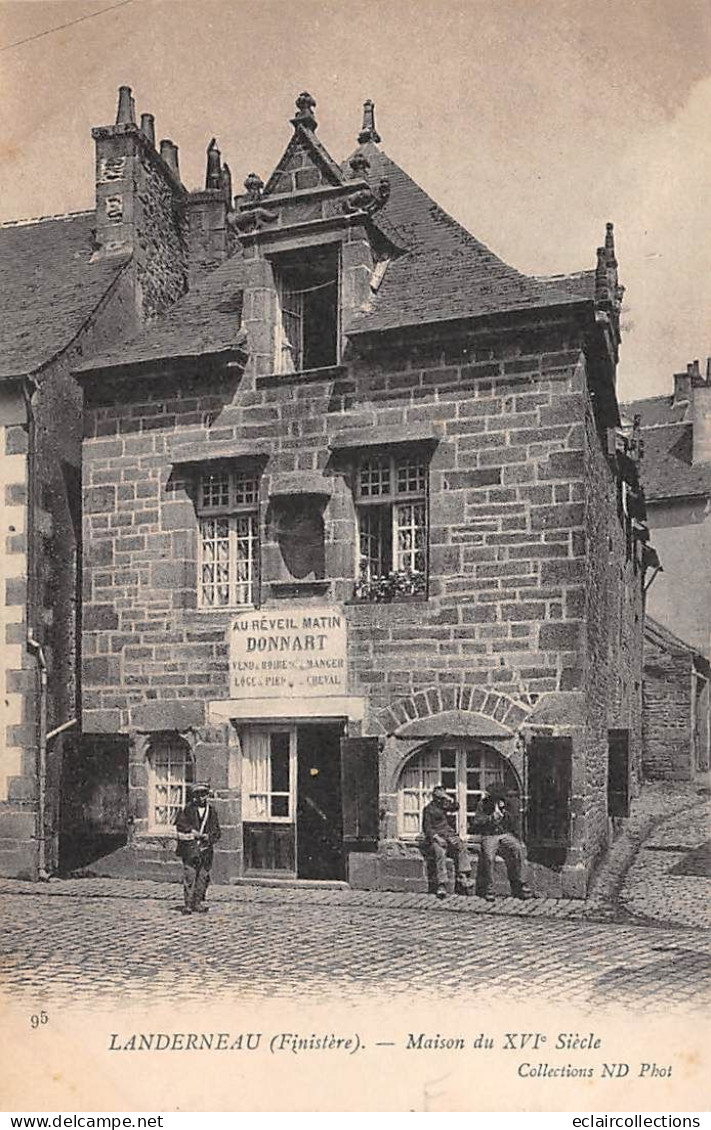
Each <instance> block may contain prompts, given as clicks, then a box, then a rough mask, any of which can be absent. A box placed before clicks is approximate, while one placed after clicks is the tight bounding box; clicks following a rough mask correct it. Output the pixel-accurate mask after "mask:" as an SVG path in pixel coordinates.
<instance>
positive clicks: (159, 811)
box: [148, 733, 194, 835]
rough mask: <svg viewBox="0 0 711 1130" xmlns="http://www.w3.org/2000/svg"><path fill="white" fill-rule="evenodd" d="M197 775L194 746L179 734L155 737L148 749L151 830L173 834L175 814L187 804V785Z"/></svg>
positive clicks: (156, 735)
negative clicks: (194, 762) (193, 754)
mask: <svg viewBox="0 0 711 1130" xmlns="http://www.w3.org/2000/svg"><path fill="white" fill-rule="evenodd" d="M193 779H194V774H193V758H192V752H191V749H190V746H189V745H188V743H187V742H186V741H185V739H184V738H181V737H179V736H178V735H177V734H172V733H161V734H155V735H154V736H153V737H152V738H151V743H150V746H149V749H148V830H149V831H150V832H155V833H156V834H157V835H167V834H172V833H173V831H174V828H173V825H174V824H175V818H176V816H177V815H178V813H179V812H180V809H181V808H184V807H185V803H186V799H187V786H188V785H189V784H190V782H191V781H192V780H193Z"/></svg>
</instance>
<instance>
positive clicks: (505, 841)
mask: <svg viewBox="0 0 711 1130" xmlns="http://www.w3.org/2000/svg"><path fill="white" fill-rule="evenodd" d="M511 827H512V821H511V816H510V814H509V812H508V811H507V806H506V790H505V789H504V788H503V787H502V786H501V785H492V786H491V788H490V789H488V790H487V792H486V793H485V794H484V796H483V797H482V800H481V802H480V804H479V808H478V809H477V811H476V814H475V816H474V820H473V822H472V831H474V832H477V833H478V834H479V835H480V836H481V854H480V856H479V871H478V874H477V893H478V894H480V895H481V897H482V898H485V899H486V901H487V902H494V901H495V899H496V895H495V894H494V860H495V859H496V856H497V855H500V856H501V858H502V859H503V861H504V863H505V864H506V872H507V874H508V877H509V884H510V886H511V894H512V895H513V897H514V898H516V899H529V898H530V897H531V892H530V891H529V889H528V887H527V886H526V884H525V883H524V882H523V864H524V858H525V855H524V850H523V844H522V843H521V841H520V840H519V838H518V837H517V836H515V835H514V834H513V832H512V830H511Z"/></svg>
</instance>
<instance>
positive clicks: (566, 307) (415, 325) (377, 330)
mask: <svg viewBox="0 0 711 1130" xmlns="http://www.w3.org/2000/svg"><path fill="white" fill-rule="evenodd" d="M585 309H588V310H589V312H590V314H593V313H594V310H593V302H592V299H590V298H575V299H571V300H570V302H553V303H550V302H546V303H542V304H541V305H539V306H535V305H532V306H515V307H511V308H510V309H506V310H487V311H486V313H483V314H470V315H467V316H464V317H456V316H455V317H451V318H434V319H432V320H431V321H427V320H424V321H422V320H420V321H410V322H408V321H402V322H398V323H397V325H392V326H382V327H379V326H372V327H371V326H367V325H365V326H359V325H357V324H356V325H354V326H353V328H352V329H351V328H347V329H346V331H345V332H346V335H347V336H348V337H353V338H356V337H357V338H362V339H365V338H367V337H375V336H378V337H379V336H381V335H382V334H397V333H402V332H403V331H404V330H408V331H409V330H423V331H426V330H429V329H431V327H433V326H440V325H441V326H446V327H447V328H448V329H450V328H451V327H452V326H457V327H458V328H461V330H462V331H465V330H466V329H467V328H468V327H469V326H473V327H476V328H477V329H478V328H481V327H482V326H484V327H486V325H487V323H489V322H493V323H495V324H498V323H499V322H501V321H502V320H505V319H514V320H516V321H519V320H522V319H524V318H526V317H535V316H538V317H540V315H541V314H542V313H544V314H548V315H551V316H555V315H559V314H563V315H564V316H570V315H571V314H573V313H575V312H577V311H582V310H585ZM366 317H367V315H359V318H366Z"/></svg>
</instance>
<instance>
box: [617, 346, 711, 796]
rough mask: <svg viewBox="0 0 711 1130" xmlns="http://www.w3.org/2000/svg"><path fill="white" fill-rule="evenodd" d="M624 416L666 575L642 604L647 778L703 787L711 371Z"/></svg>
mask: <svg viewBox="0 0 711 1130" xmlns="http://www.w3.org/2000/svg"><path fill="white" fill-rule="evenodd" d="M623 412H624V415H625V417H626V418H627V420H628V421H631V420H633V419H634V418H635V417H638V419H639V424H640V425H641V429H642V443H643V447H644V459H643V461H642V470H641V475H642V483H643V486H644V492H645V496H646V501H647V512H648V521H649V527H650V529H651V531H652V534H653V537H654V544H655V546H656V548H657V550H658V551H659V558H660V560H661V564H662V566H663V569H662V570H661V571H660V572H659V573H658V574H657V575H655V576H654V580H653V583H652V584H650V585H649V588H648V591H647V594H646V608H647V613H648V616H649V617H650V619H649V622H648V623H649V626H648V630H647V632H646V634H645V674H644V683H645V689H644V704H645V718H644V733H645V746H644V761H643V768H644V774H645V776H648V777H650V778H660V777H663V778H667V779H672V780H687V781H689V780H691V781H695V782H696V783H697V784H702V783H704V782H705V783H706V784H708V768H709V761H708V759H709V750H708V742H709V737H708V734H709V699H708V682H707V680H708V660H709V656H711V570H709V562H710V561H711V361H710V362H708V363H707V366H706V374H705V376H702V374H701V371H700V368H699V363H698V361H693V362H692V363H691V364H689V365H687V368H686V372H683V373H675V375H674V392H673V394H672V395H671V396H657V397H653V398H650V399H648V400H638V401H635V402H634V403H632V404H627V405H624V406H623ZM650 580H651V578H650ZM652 618H653V619H652Z"/></svg>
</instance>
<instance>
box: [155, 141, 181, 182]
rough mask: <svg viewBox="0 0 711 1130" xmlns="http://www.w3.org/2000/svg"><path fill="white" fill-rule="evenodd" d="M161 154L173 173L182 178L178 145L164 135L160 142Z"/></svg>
mask: <svg viewBox="0 0 711 1130" xmlns="http://www.w3.org/2000/svg"><path fill="white" fill-rule="evenodd" d="M160 155H161V157H162V158H163V160H164V161H165V163H166V165H167V166H168V168H169V169H170V171H171V172H172V173H174V174H175V176H176V177H177V179H178V180H180V167H179V165H178V146H177V145H176V144H175V143H174V142H172V141H171V140H170V138H167V137H164V138H163V139H162V140H161V143H160Z"/></svg>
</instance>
